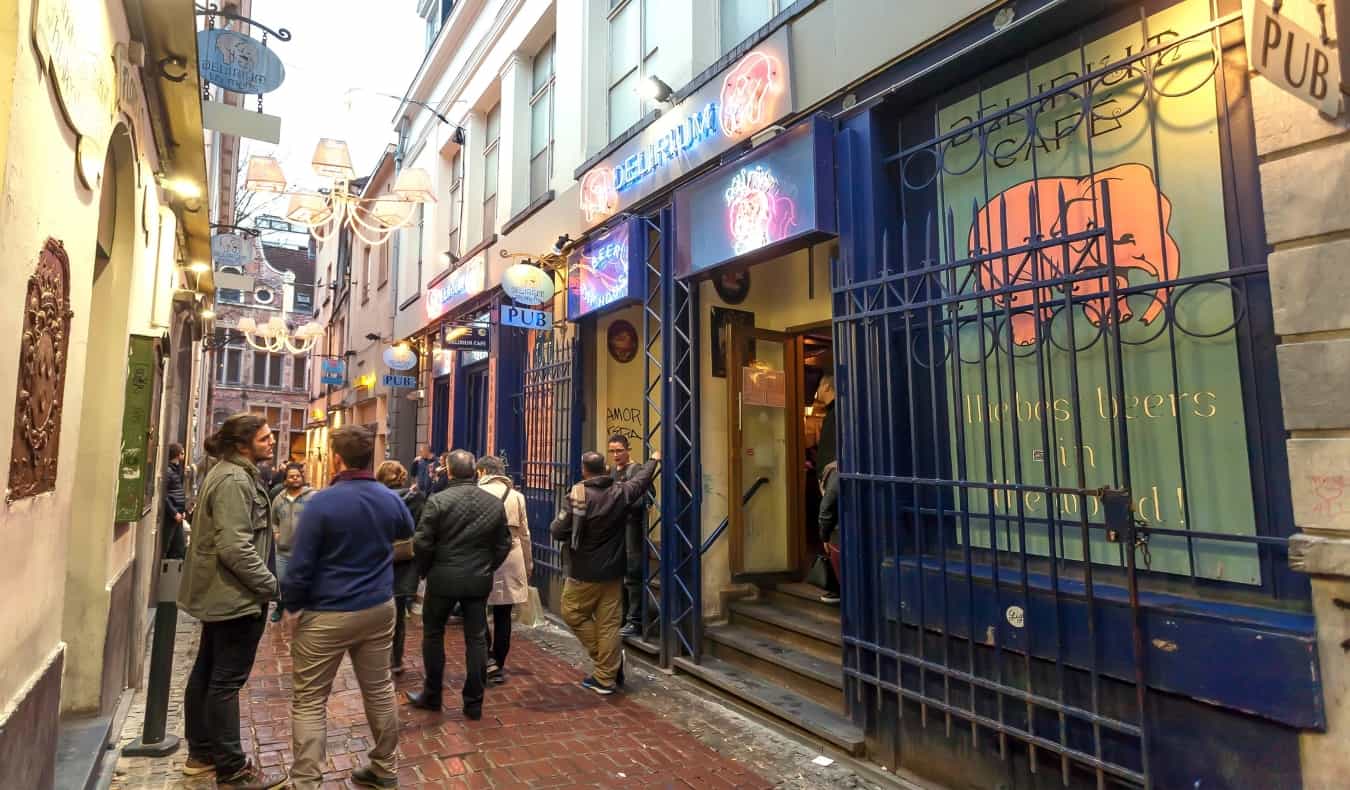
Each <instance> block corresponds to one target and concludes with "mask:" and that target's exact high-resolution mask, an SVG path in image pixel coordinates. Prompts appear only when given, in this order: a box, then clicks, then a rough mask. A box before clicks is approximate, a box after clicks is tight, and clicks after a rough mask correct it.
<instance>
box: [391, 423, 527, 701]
mask: <svg viewBox="0 0 1350 790" xmlns="http://www.w3.org/2000/svg"><path fill="white" fill-rule="evenodd" d="M474 465H475V461H474V457H473V453H470V452H467V451H465V450H455V451H454V452H452V453H450V456H449V459H448V462H447V466H448V467H449V473H450V480H449V482H448V483H447V484H446V488H445V490H443V491H441V492H439V493H436V494H433V495H432V496H431V498H430V499H428V500H427V503H426V505H425V507H424V508H423V509H422V518H421V520H420V521H419V522H418V524H417V534H416V536H415V537H414V539H413V557H414V561H415V562H416V563H417V571H418V574H419V575H420V576H422V577H424V578H426V580H427V594H426V601H425V602H424V603H423V605H422V627H423V630H422V658H423V663H424V664H425V666H426V685H425V687H424V688H423V690H422V692H421V693H414V692H409V693H408V704H410V705H412V706H414V707H418V708H424V709H426V710H440V709H441V686H442V683H443V680H444V677H445V624H446V621H447V620H448V619H449V618H450V611H451V609H452V608H453V607H454V606H455V604H456V603H458V604H460V606H461V607H462V609H463V611H464V660H465V664H466V676H465V678H464V693H463V697H464V716H465V718H469V719H480V718H482V716H483V682H484V680H485V679H486V676H487V599H488V595H489V594H490V593H491V592H492V575H493V573H495V572H496V570H497V568H498V566H500V565H501V564H502V563H503V562H504V561H505V560H506V557H507V555H508V554H510V553H511V531H510V529H509V528H508V526H507V521H506V509H505V508H504V507H503V506H502V503H501V500H499V499H498V498H497V497H495V496H493V495H492V494H489V493H488V492H486V491H484V490H483V489H481V488H479V487H478V485H477V481H476V479H475V478H476V470H475V468H474Z"/></svg>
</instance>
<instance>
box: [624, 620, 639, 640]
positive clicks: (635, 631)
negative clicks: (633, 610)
mask: <svg viewBox="0 0 1350 790" xmlns="http://www.w3.org/2000/svg"><path fill="white" fill-rule="evenodd" d="M619 636H621V637H629V636H632V637H640V636H642V626H640V625H638V624H637V623H629V624H628V625H625V626H624V627H623V628H621V629H619Z"/></svg>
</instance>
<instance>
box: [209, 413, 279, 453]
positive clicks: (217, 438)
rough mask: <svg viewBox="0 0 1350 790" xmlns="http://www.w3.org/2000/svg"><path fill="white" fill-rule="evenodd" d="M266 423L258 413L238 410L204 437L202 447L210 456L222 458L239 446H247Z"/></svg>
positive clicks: (235, 450) (236, 449)
mask: <svg viewBox="0 0 1350 790" xmlns="http://www.w3.org/2000/svg"><path fill="white" fill-rule="evenodd" d="M266 424H267V420H266V419H265V418H264V417H263V416H262V415H259V414H250V413H248V412H240V413H238V414H234V415H231V416H230V417H229V418H228V419H226V420H225V422H223V423H221V426H220V427H219V428H217V429H216V432H215V433H213V434H211V435H210V436H208V437H206V441H205V442H203V443H202V449H204V450H205V451H206V454H207V455H209V456H211V457H212V458H224V457H225V456H227V455H229V454H230V453H232V452H237V451H238V450H239V448H240V447H247V446H248V445H249V444H250V443H251V442H252V441H253V437H254V436H256V435H257V434H258V431H259V430H261V429H262V427H263V426H264V425H266Z"/></svg>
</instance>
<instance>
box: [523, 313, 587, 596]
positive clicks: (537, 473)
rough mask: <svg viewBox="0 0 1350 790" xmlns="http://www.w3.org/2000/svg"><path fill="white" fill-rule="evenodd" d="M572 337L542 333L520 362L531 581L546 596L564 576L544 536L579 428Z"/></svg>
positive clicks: (567, 484) (562, 494) (572, 476)
mask: <svg viewBox="0 0 1350 790" xmlns="http://www.w3.org/2000/svg"><path fill="white" fill-rule="evenodd" d="M576 363H577V358H576V341H575V340H574V339H572V338H560V337H557V336H556V333H553V332H541V333H539V334H538V335H537V338H536V340H535V341H534V348H533V349H532V350H531V353H530V360H529V364H528V365H527V366H526V367H525V386H524V390H523V393H522V400H523V404H522V407H523V408H522V413H523V417H524V428H525V463H524V465H523V470H524V476H525V479H524V489H525V502H526V507H527V509H528V511H529V517H530V538H531V541H532V543H533V544H534V545H533V553H534V565H535V569H536V570H535V583H536V585H537V586H538V587H539V589H540V591H541V593H543V594H545V595H547V594H548V591H550V590H551V589H552V588H553V586H554V585H553V584H550V582H556V583H558V584H561V582H562V578H563V567H562V549H561V545H560V544H559V543H558V542H557V541H555V540H553V539H552V538H551V537H550V536H549V532H548V526H549V524H550V523H551V522H552V521H553V517H554V516H555V515H557V513H558V511H559V509H560V508H561V507H562V506H563V502H564V500H565V498H566V496H567V492H568V489H570V488H571V486H572V484H573V483H574V482H575V481H576V479H577V472H576V458H575V455H576V454H575V453H573V452H572V443H573V441H574V438H573V437H575V436H576V434H577V433H578V427H577V425H576V421H577V418H578V416H579V412H578V410H577V408H576V401H577V371H576Z"/></svg>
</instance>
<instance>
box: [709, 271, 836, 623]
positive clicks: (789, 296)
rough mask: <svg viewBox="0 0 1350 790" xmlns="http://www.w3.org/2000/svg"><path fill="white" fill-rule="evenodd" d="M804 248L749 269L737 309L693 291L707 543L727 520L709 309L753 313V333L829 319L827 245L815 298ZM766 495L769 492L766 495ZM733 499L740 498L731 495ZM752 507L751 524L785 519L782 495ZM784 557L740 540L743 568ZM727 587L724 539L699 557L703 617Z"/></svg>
mask: <svg viewBox="0 0 1350 790" xmlns="http://www.w3.org/2000/svg"><path fill="white" fill-rule="evenodd" d="M808 257H809V256H808V255H807V251H806V250H801V251H799V252H796V253H792V254H791V255H787V256H784V257H782V258H778V259H776V260H772V261H769V262H767V263H763V264H760V265H758V266H755V267H753V268H752V269H750V295H749V296H748V297H747V298H746V300H745V301H744V302H742V303H741V304H738V305H727V304H726V303H725V302H723V301H722V299H721V297H719V296H718V295H717V290H716V289H715V288H714V287H713V285H712V282H711V281H704V282H703V283H702V284H701V285H700V286H699V296H698V298H699V313H700V317H699V350H700V351H699V357H700V359H699V370H700V374H701V376H702V381H701V383H700V386H701V389H700V392H699V398H700V405H701V415H700V417H701V423H702V432H701V434H700V441H701V442H702V445H703V535H704V537H705V538H706V537H707V536H708V535H710V534H711V533H712V532H713V530H715V529H717V526H718V524H721V523H722V519H724V518H726V517H727V504H728V500H727V497H728V496H731V495H732V493H733V492H731V491H730V490H729V483H728V469H727V460H728V455H729V449H730V445H729V442H730V437H729V436H728V432H727V428H728V417H727V380H726V379H721V378H714V377H713V375H712V355H711V349H712V347H713V345H712V343H713V338H712V308H713V307H730V308H732V309H735V310H745V311H747V312H751V313H754V314H755V326H756V327H758V328H760V329H775V330H784V329H788V328H789V327H797V326H802V325H804V324H812V323H816V322H819V321H828V320H829V319H830V284H829V283H830V277H829V271H830V262H829V261H830V259H829V247H828V246H827V245H819V246H817V247H816V248H815V256H814V257H815V264H814V266H815V271H814V281H815V298H814V299H813V298H811V297H810V295H809V293H810V289H809V288H808V274H807V261H808ZM754 474H755V472H754V470H753V469H751V468H749V467H747V468H746V470H745V475H744V476H745V478H746V484H747V485H749V482H750V481H751V480H753V479H754ZM771 489H773V490H772V491H771ZM775 492H781V499H780V501H781V504H778V505H774V504H773V503H772V502H764V501H761V498H764V497H767V496H768V495H770V494H771V493H775ZM737 496H739V494H737ZM756 504H757V505H759V506H761V507H763V508H764V509H763V510H759V511H757V513H756V516H757V518H772V517H773V516H771V515H769V514H768V511H769V509H770V508H781V509H780V510H778V512H780V513H781V514H782V517H783V518H786V516H787V501H786V496H785V489H781V488H779V487H777V486H769V487H766V488H765V489H764V490H761V491H760V493H759V494H758V495H757V496H756ZM779 557H786V547H785V546H780V545H777V542H776V541H765V542H761V543H760V544H759V545H756V544H755V543H754V542H753V541H747V545H746V555H745V562H746V566H747V567H750V568H754V567H761V566H769V565H772V564H774V563H775V562H776V561H778V559H779ZM730 583H731V568H730V556H729V552H728V540H727V536H726V535H724V536H723V537H722V538H721V539H719V540H718V541H717V543H716V544H715V545H714V546H713V547H712V548H711V549H710V550H709V551H708V553H707V554H706V555H705V556H704V558H703V610H704V613H705V614H707V615H708V616H717V615H719V614H720V611H719V608H720V605H721V603H720V601H719V599H718V591H719V590H721V589H723V588H724V587H726V586H727V585H728V584H730Z"/></svg>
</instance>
